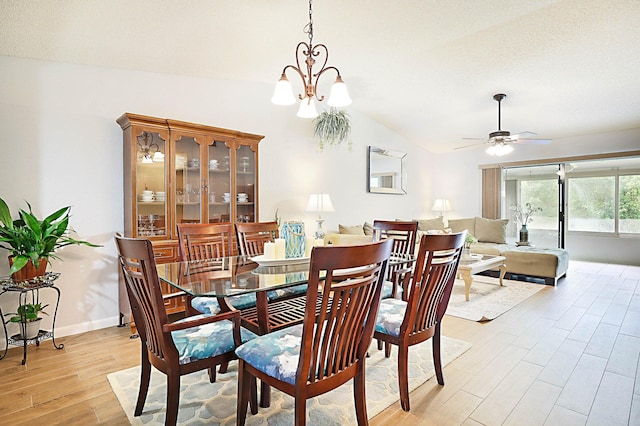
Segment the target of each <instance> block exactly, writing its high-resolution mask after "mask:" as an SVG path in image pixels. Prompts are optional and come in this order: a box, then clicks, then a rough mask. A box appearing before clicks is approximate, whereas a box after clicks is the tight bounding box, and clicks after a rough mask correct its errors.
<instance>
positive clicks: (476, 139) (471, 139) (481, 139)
mask: <svg viewBox="0 0 640 426" xmlns="http://www.w3.org/2000/svg"><path fill="white" fill-rule="evenodd" d="M462 139H464V140H468V141H486V140H487V139H486V138H462Z"/></svg>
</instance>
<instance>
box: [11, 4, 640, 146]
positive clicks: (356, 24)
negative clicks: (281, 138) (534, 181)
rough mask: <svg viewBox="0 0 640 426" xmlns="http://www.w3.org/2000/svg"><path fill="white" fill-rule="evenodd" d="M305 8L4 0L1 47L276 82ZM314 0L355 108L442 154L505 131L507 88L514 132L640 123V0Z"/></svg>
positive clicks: (320, 30) (32, 54) (544, 133)
mask: <svg viewBox="0 0 640 426" xmlns="http://www.w3.org/2000/svg"><path fill="white" fill-rule="evenodd" d="M307 8H308V4H307V3H306V2H304V1H302V0H234V1H230V0H227V1H221V0H190V1H178V0H173V1H170V0H136V1H131V0H109V1H98V0H57V1H40V0H2V1H0V54H2V55H8V56H18V57H26V58H37V59H45V60H52V61H60V62H69V63H78V64H88V65H97V66H104V67H113V68H124V69H134V70H144V71H152V72H161V73H171V74H184V75H192V76H199V77H205V78H214V79H231V80H241V81H250V82H259V83H267V84H273V83H274V82H275V81H276V80H277V78H278V77H279V73H280V71H281V70H282V67H283V66H284V65H286V64H288V63H291V62H293V61H294V49H295V46H296V44H297V43H298V42H299V41H302V40H306V37H305V35H304V34H303V32H302V28H303V26H304V25H305V24H306V22H307V19H308V10H307ZM313 9H314V14H313V18H314V32H315V36H314V41H315V42H316V43H324V44H326V45H327V47H328V48H329V54H330V57H329V64H330V65H335V66H337V67H338V68H339V69H340V72H341V74H342V76H343V78H344V80H345V82H346V83H347V85H348V86H349V91H350V94H351V97H352V98H353V100H354V102H353V104H352V105H351V106H350V107H348V108H349V109H353V110H357V111H359V112H361V113H363V114H366V115H368V116H369V117H371V118H372V119H374V120H376V121H378V122H380V123H382V124H384V125H386V126H388V127H389V128H391V129H393V130H394V131H396V132H397V133H399V134H401V135H403V136H405V137H406V138H408V139H409V140H411V141H414V142H415V143H418V144H421V145H423V146H425V147H427V148H428V149H430V150H432V151H436V152H442V151H450V150H452V149H454V148H455V147H459V146H462V145H468V142H469V141H465V140H462V138H463V137H478V138H481V137H486V136H487V135H488V133H489V132H491V131H494V130H497V105H496V102H495V101H494V100H493V99H492V96H493V94H495V93H499V92H504V93H506V94H507V95H508V97H507V99H505V100H504V101H503V103H502V128H503V129H507V130H511V131H512V132H514V133H515V132H519V131H527V130H528V131H533V132H537V133H538V135H539V137H540V138H550V139H554V142H553V143H554V144H555V143H562V138H565V137H569V136H576V135H584V134H593V133H604V132H608V131H612V130H620V129H629V128H636V127H640V78H638V75H639V73H640V42H639V40H640V25H638V22H640V1H638V0H627V1H616V0H602V1H589V0H575V1H552V0H546V1H544V0H539V1H535V0H520V1H515V0H478V1H474V0H448V1H444V0H396V1H392V2H391V1H382V0H369V1H365V0H316V2H315V3H314V5H313ZM325 78H326V79H327V80H332V78H331V77H325ZM291 80H292V82H293V84H294V87H295V88H296V89H299V88H300V85H299V84H298V82H297V81H296V80H295V79H293V76H291ZM296 85H297V86H296Z"/></svg>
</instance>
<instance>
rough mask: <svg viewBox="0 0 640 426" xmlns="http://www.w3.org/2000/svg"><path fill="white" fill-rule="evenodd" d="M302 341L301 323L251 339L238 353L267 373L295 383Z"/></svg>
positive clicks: (240, 356)
mask: <svg viewBox="0 0 640 426" xmlns="http://www.w3.org/2000/svg"><path fill="white" fill-rule="evenodd" d="M301 341H302V324H299V325H294V326H292V327H287V328H284V329H282V330H278V331H274V332H273V333H269V334H265V335H264V336H259V337H257V338H255V339H253V340H250V341H248V342H247V343H245V344H243V345H242V346H239V347H238V348H237V349H236V355H237V356H238V358H241V359H243V360H244V361H245V362H246V363H247V364H249V365H251V366H253V367H255V368H256V369H258V370H260V371H262V372H264V373H265V374H268V375H269V376H271V377H275V378H277V379H278V380H281V381H283V382H287V383H291V384H294V383H295V380H296V370H297V369H298V358H299V356H300V343H301Z"/></svg>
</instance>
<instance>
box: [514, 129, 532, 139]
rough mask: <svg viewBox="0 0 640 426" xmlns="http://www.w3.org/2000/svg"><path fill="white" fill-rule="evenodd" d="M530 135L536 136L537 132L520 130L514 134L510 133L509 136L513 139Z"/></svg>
mask: <svg viewBox="0 0 640 426" xmlns="http://www.w3.org/2000/svg"><path fill="white" fill-rule="evenodd" d="M531 136H538V134H537V133H534V132H529V131H527V132H520V133H516V134H514V135H511V137H512V138H513V139H522V138H530V137H531Z"/></svg>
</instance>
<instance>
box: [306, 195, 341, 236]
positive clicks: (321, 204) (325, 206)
mask: <svg viewBox="0 0 640 426" xmlns="http://www.w3.org/2000/svg"><path fill="white" fill-rule="evenodd" d="M305 211H308V212H318V218H317V219H316V222H318V229H317V230H316V234H315V237H316V238H317V239H323V238H324V230H323V229H322V222H324V219H322V212H334V211H335V209H334V208H333V204H331V198H330V197H329V194H311V195H309V202H308V203H307V208H306V209H305Z"/></svg>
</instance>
